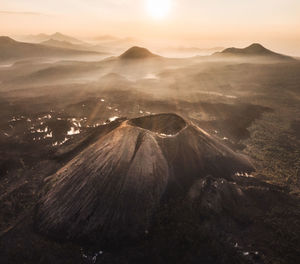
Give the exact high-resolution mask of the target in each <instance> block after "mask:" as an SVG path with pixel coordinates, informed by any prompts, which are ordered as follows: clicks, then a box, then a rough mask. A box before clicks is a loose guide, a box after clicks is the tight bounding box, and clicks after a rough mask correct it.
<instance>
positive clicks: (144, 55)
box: [119, 46, 160, 60]
mask: <svg viewBox="0 0 300 264" xmlns="http://www.w3.org/2000/svg"><path fill="white" fill-rule="evenodd" d="M159 57H160V56H158V55H156V54H153V53H152V52H150V51H149V50H147V49H145V48H142V47H137V46H135V47H132V48H130V49H128V50H127V51H125V52H124V53H123V54H122V55H121V56H120V57H119V58H120V59H122V60H128V59H149V58H159Z"/></svg>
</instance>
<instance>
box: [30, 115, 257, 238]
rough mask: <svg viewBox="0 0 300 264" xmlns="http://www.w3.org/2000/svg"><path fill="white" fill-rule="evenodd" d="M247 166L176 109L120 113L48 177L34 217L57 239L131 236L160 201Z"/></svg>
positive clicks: (226, 177) (140, 229) (143, 226)
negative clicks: (120, 116) (131, 115)
mask: <svg viewBox="0 0 300 264" xmlns="http://www.w3.org/2000/svg"><path fill="white" fill-rule="evenodd" d="M115 122H117V121H115ZM253 170H254V168H253V166H252V165H251V163H250V162H249V160H248V159H247V158H246V157H245V156H243V155H241V154H237V153H235V152H234V151H232V150H231V149H229V148H228V147H226V146H224V145H223V144H222V143H220V142H219V141H217V140H216V139H215V138H213V137H212V136H210V135H209V134H207V133H206V132H205V131H204V130H202V129H201V128H199V127H197V126H196V125H194V124H193V123H192V122H190V121H188V120H186V119H184V118H182V117H180V116H178V115H176V114H158V115H149V116H144V117H139V118H135V119H126V120H122V121H120V122H119V123H118V124H117V123H116V124H114V128H113V129H111V130H107V132H106V133H102V134H101V136H99V137H98V138H97V139H96V140H95V141H94V142H92V143H89V145H87V146H86V147H85V148H84V149H83V150H82V151H80V152H79V153H78V154H76V155H75V156H74V157H73V158H72V159H71V160H70V161H69V162H68V163H67V164H66V165H65V166H64V167H62V168H61V169H60V170H59V171H57V172H56V173H55V174H54V175H52V176H51V177H50V178H49V179H48V183H47V186H46V187H45V190H44V192H43V194H42V196H41V198H40V201H39V203H38V205H37V214H36V220H35V222H36V226H37V227H38V230H39V231H40V232H42V233H44V234H47V235H49V236H54V237H55V238H60V239H61V238H63V239H70V240H77V239H84V240H88V241H93V242H94V241H99V240H116V241H120V240H122V239H127V238H129V239H136V238H138V237H139V236H141V235H142V234H144V233H145V230H147V229H148V228H149V227H150V225H151V219H152V217H153V215H154V214H155V213H156V211H157V209H158V208H159V206H160V205H161V204H162V203H163V204H168V202H169V201H170V200H172V199H178V198H180V197H185V196H187V195H188V194H189V193H191V192H193V188H195V187H193V186H195V185H194V184H195V182H197V181H199V180H201V179H205V178H206V177H212V178H216V179H220V178H221V179H224V180H229V181H230V179H231V177H232V176H233V175H234V174H235V173H238V172H240V173H245V172H251V171H253Z"/></svg>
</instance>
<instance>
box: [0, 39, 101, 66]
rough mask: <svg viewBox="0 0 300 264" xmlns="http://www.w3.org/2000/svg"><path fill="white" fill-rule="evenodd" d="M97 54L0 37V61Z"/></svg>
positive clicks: (95, 53)
mask: <svg viewBox="0 0 300 264" xmlns="http://www.w3.org/2000/svg"><path fill="white" fill-rule="evenodd" d="M97 54H98V53H97V52H90V51H78V50H71V49H63V48H57V47H48V46H45V45H41V44H32V43H25V42H19V41H15V40H13V39H12V38H10V37H6V36H3V37H0V60H10V59H12V60H13V59H24V58H37V57H48V58H49V57H56V56H58V57H65V56H66V57H67V56H82V55H97Z"/></svg>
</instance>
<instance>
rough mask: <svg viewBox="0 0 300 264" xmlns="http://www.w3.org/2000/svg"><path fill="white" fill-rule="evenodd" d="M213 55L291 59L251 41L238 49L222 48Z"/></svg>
mask: <svg viewBox="0 0 300 264" xmlns="http://www.w3.org/2000/svg"><path fill="white" fill-rule="evenodd" d="M214 55H218V56H222V55H227V56H228V55H230V56H257V57H266V58H273V59H283V60H286V59H290V60H291V59H293V58H291V57H289V56H286V55H282V54H279V53H276V52H273V51H271V50H269V49H267V48H265V47H264V46H262V45H261V44H259V43H253V44H251V45H250V46H248V47H246V48H243V49H239V48H228V49H225V50H223V51H222V52H217V53H215V54H214Z"/></svg>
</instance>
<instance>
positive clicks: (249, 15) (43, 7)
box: [0, 0, 300, 56]
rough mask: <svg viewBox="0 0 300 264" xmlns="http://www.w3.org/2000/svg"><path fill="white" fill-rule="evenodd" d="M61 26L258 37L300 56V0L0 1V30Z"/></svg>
mask: <svg viewBox="0 0 300 264" xmlns="http://www.w3.org/2000/svg"><path fill="white" fill-rule="evenodd" d="M151 1H152V2H151ZM164 1H166V2H168V3H167V8H166V7H164V6H163V5H162V3H163V2H164ZM149 2H150V3H149ZM151 3H152V4H151ZM151 6H152V7H151ZM162 9H163V11H161V10H162ZM57 31H59V32H62V33H65V34H69V35H74V36H78V37H85V38H87V37H92V36H97V35H106V34H109V35H115V36H119V37H134V38H141V39H146V40H152V41H155V40H157V41H166V42H168V43H170V45H171V44H173V46H175V45H184V46H189V45H190V46H195V45H197V46H199V47H203V48H204V47H212V46H245V45H247V44H250V43H252V42H260V43H262V44H264V45H267V46H269V47H271V48H273V49H276V50H278V51H281V52H285V53H288V54H293V55H295V54H296V55H299V56H300V0H160V1H159V0H51V1H49V0H47V1H45V0H0V35H10V36H12V35H23V34H37V33H41V32H43V33H53V32H57Z"/></svg>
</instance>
